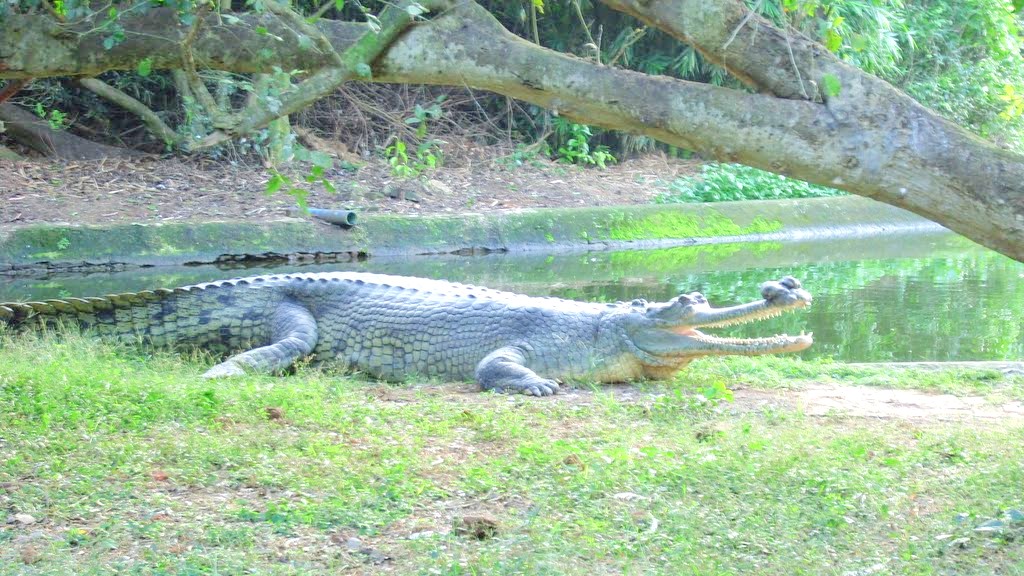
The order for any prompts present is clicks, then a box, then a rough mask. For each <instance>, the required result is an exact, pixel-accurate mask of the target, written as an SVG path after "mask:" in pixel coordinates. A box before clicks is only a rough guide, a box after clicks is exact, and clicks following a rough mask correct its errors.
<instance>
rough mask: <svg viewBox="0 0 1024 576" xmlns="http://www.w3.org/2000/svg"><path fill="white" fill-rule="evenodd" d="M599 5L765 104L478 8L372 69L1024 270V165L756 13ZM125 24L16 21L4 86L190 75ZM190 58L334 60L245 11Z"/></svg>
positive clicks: (150, 21)
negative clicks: (899, 214)
mask: <svg viewBox="0 0 1024 576" xmlns="http://www.w3.org/2000/svg"><path fill="white" fill-rule="evenodd" d="M603 1H604V2H605V3H606V4H607V5H609V6H611V7H613V8H616V9H619V10H623V11H625V12H629V13H632V14H635V15H637V16H638V17H640V18H642V19H644V20H645V21H647V22H649V23H650V24H652V25H654V26H658V27H660V28H662V29H663V30H666V31H667V32H669V33H670V34H673V35H675V36H676V37H677V38H680V39H681V40H683V41H686V42H689V43H692V44H693V45H694V46H695V47H697V48H698V49H699V50H701V51H702V52H704V53H705V54H706V55H708V57H709V58H711V59H712V60H714V61H716V62H719V63H720V64H722V65H723V66H725V67H726V68H727V69H729V70H730V71H732V72H733V73H735V74H736V75H737V76H739V77H740V78H742V79H743V80H744V81H745V82H748V83H749V84H750V85H751V86H753V87H755V88H756V89H758V90H759V91H761V93H759V94H749V93H746V92H742V91H738V90H731V89H726V88H721V87H716V86H710V85H706V84H698V83H693V82H685V81H681V80H674V79H670V78H666V77H659V76H649V75H645V74H640V73H636V72H631V71H627V70H620V69H615V68H609V67H605V66H600V65H597V64H594V63H591V62H588V61H585V60H581V59H577V58H574V57H572V56H568V55H565V54H561V53H557V52H553V51H550V50H547V49H544V48H541V47H538V46H536V45H535V44H531V43H529V42H527V41H525V40H522V39H520V38H518V37H516V36H514V35H512V34H511V33H509V32H508V31H506V30H505V29H504V28H502V27H501V25H500V24H499V23H498V22H497V21H496V20H495V19H494V18H493V17H492V16H491V15H490V14H489V13H487V12H486V11H485V10H484V9H482V8H480V7H479V6H477V5H475V4H472V3H464V4H460V5H459V6H457V7H456V8H453V9H451V10H448V11H447V12H445V13H444V14H442V15H440V16H439V17H437V18H434V19H433V20H431V21H429V22H427V23H423V24H418V25H416V26H414V27H412V28H411V29H410V30H409V31H408V32H406V33H405V34H404V35H402V36H401V37H399V38H398V39H397V40H396V41H395V43H394V44H392V45H391V46H390V48H389V49H388V50H387V51H386V52H385V53H384V54H383V56H382V57H381V58H379V59H378V60H377V61H376V63H375V66H374V70H373V80H375V81H382V82H404V83H425V84H447V85H467V86H470V87H474V88H482V89H487V90H493V91H495V92H498V93H501V94H505V95H507V96H512V97H515V98H519V99H522V100H525V101H528V102H531V103H534V104H537V105H540V106H543V107H547V108H549V109H552V110H554V111H557V112H558V113H560V114H562V115H564V116H567V117H569V118H572V119H574V120H577V121H580V122H586V123H589V124H594V125H599V126H603V127H607V128H613V129H618V130H623V131H627V132H637V133H643V134H647V135H649V136H651V137H654V138H656V139H658V140H661V141H663V142H666V143H669V144H673V145H676V146H680V147H683V148H687V149H690V150H694V151H697V152H700V153H701V154H703V155H705V156H710V157H714V158H717V159H719V160H722V161H729V162H740V163H743V164H747V165H750V166H755V167H758V168H762V169H765V170H770V171H772V172H776V173H781V174H785V175H787V176H792V177H796V178H799V179H801V180H806V181H809V182H814V183H818V184H824V185H827V186H833V187H836V188H840V189H843V190H847V191H849V192H853V193H855V194H860V195H863V196H867V197H870V198H875V199H877V200H881V201H883V202H886V203H889V204H893V205H895V206H900V207H902V208H906V209H908V210H911V211H913V212H916V213H918V214H921V215H923V216H925V217H927V218H930V219H932V220H934V221H936V222H939V223H940V224H943V225H945V226H947V227H949V228H951V229H953V230H955V231H957V232H959V233H961V234H963V235H965V236H967V237H968V238H971V239H973V240H975V241H977V242H979V243H981V244H984V245H986V246H988V247H990V248H993V249H995V250H998V251H1000V252H1002V253H1004V254H1006V255H1008V256H1010V257H1012V258H1014V259H1016V260H1019V261H1024V157H1021V156H1019V155H1016V154H1012V153H1010V152H1007V151H1005V150H1001V149H999V148H997V147H995V146H994V145H992V144H990V143H988V142H985V141H984V140H982V139H980V138H977V137H975V136H973V135H971V134H968V133H967V132H966V131H964V130H962V129H961V128H959V127H957V126H955V125H953V124H951V123H949V122H946V121H945V120H943V119H941V118H939V117H938V116H937V115H935V114H933V113H932V112H930V111H928V110H927V109H925V108H924V107H922V106H920V105H918V104H917V103H916V102H914V101H913V100H912V99H910V98H909V97H907V96H906V95H904V94H902V93H900V92H899V91H898V90H896V89H895V88H893V87H892V86H890V85H888V84H886V83H884V82H883V81H881V80H879V79H877V78H874V77H872V76H870V75H867V74H864V73H863V72H861V71H859V70H857V69H855V68H852V67H850V66H847V65H846V64H843V63H842V62H839V61H838V60H836V59H835V58H834V57H832V56H831V55H830V54H828V53H827V51H825V49H824V48H823V47H821V46H820V45H818V44H815V43H813V42H811V41H810V40H807V39H806V38H802V37H800V36H797V35H791V34H787V33H783V32H781V31H779V30H777V29H775V28H774V27H772V26H771V25H770V24H768V23H767V22H765V21H763V20H760V19H758V18H757V17H750V18H748V17H747V15H748V12H747V11H746V8H745V7H744V6H743V5H742V4H741V3H740V2H736V1H734V0H716V1H715V2H704V1H700V0H644V2H639V1H637V2H633V1H631V0H603ZM741 24H742V26H741ZM121 25H122V26H123V27H124V28H125V30H126V39H125V41H124V42H122V43H121V44H119V45H118V46H115V47H114V48H113V49H111V50H104V49H103V47H102V39H103V35H102V34H101V33H96V32H89V30H91V29H93V28H94V27H95V23H92V22H82V23H78V24H75V25H71V28H73V30H70V31H68V30H64V29H62V28H59V27H57V26H56V25H55V24H54V23H53V22H52V20H48V19H46V18H45V17H44V16H25V15H13V16H9V17H8V18H7V19H6V20H5V21H4V23H3V24H0V78H30V77H45V76H63V75H95V74H98V73H99V72H102V71H105V70H110V69H131V68H134V67H135V66H136V65H137V63H138V62H139V61H141V60H142V59H144V58H147V57H148V58H151V59H152V65H153V67H154V68H179V67H181V66H182V62H181V58H180V50H179V48H178V44H177V43H179V42H180V41H181V40H182V39H183V38H184V37H185V35H186V34H187V30H188V29H187V28H185V27H184V26H182V25H181V24H180V23H179V21H178V18H177V16H176V14H175V13H174V12H173V11H171V10H168V9H154V10H151V11H150V12H149V13H148V14H146V15H144V16H134V17H131V16H126V17H124V18H122V20H121ZM257 26H262V27H265V28H266V29H267V30H268V31H269V32H270V34H259V33H257V32H256V27H257ZM320 26H321V29H322V30H324V33H325V34H326V35H327V37H328V38H329V39H330V41H331V44H332V45H333V46H334V47H335V49H336V51H338V52H341V51H343V50H345V49H346V48H347V47H348V46H350V45H351V44H352V43H353V42H354V41H355V40H356V39H357V38H358V37H359V36H360V35H361V33H362V32H363V31H364V30H365V27H364V26H362V25H360V24H353V23H343V22H331V21H325V22H321V23H320ZM275 37H279V38H281V39H283V41H278V40H275ZM193 52H194V53H195V57H196V60H197V61H199V62H202V63H203V64H204V65H205V66H207V67H209V68H214V69H222V70H231V71H235V72H269V71H271V70H272V68H273V66H275V65H276V66H279V67H280V68H282V69H301V70H307V71H315V70H318V69H322V68H324V67H329V66H330V65H331V62H329V59H328V58H327V57H326V56H325V55H324V54H322V53H318V52H317V51H315V50H309V49H303V48H302V45H301V44H300V43H299V42H298V41H297V38H296V37H295V33H294V32H293V31H291V30H289V29H288V28H287V27H286V26H283V25H282V24H281V23H280V22H278V21H277V20H275V19H273V18H270V17H268V16H265V15H264V16H259V15H248V16H245V17H243V18H242V24H241V25H228V24H217V22H215V21H213V20H210V21H209V22H207V23H204V26H203V28H202V32H201V33H200V35H199V37H198V38H196V41H195V43H194V45H193ZM790 53H792V56H791V55H790ZM797 70H799V71H800V74H799V75H798V74H797V73H796V71H797ZM826 74H827V75H831V76H834V77H835V78H836V79H838V81H839V84H840V87H841V89H840V93H839V94H838V95H833V96H831V97H827V96H826V95H825V94H822V92H821V91H820V90H817V88H816V86H817V85H821V83H822V81H823V78H824V76H825V75H826Z"/></svg>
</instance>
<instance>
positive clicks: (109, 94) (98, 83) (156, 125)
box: [79, 78, 184, 146]
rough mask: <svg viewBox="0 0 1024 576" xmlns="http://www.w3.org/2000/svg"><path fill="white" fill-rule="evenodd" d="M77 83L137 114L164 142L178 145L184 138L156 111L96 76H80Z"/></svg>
mask: <svg viewBox="0 0 1024 576" xmlns="http://www.w3.org/2000/svg"><path fill="white" fill-rule="evenodd" d="M79 84H81V85H82V86H83V87H85V88H86V89H88V90H89V91H91V92H93V93H95V94H96V95H98V96H100V97H101V98H103V99H105V100H108V101H110V102H112V103H114V104H116V105H118V106H120V107H121V108H124V109H125V110H127V111H129V112H131V113H132V114H135V115H136V116H138V117H139V119H140V120H142V123H143V124H145V125H146V128H148V129H149V132H150V134H152V135H153V136H155V137H156V138H157V139H158V140H160V141H161V142H163V143H164V144H167V145H172V144H173V145H175V146H180V145H181V144H182V143H183V141H184V138H183V137H182V136H181V135H180V134H178V133H177V132H175V131H174V129H173V128H171V127H170V126H168V125H167V124H166V123H164V121H163V120H161V119H160V117H159V116H157V114H156V112H153V111H152V110H150V108H149V107H148V106H146V105H145V104H143V103H142V102H139V101H138V100H136V99H135V98H132V97H131V96H129V95H128V94H125V93H124V92H122V91H120V90H118V89H117V88H114V87H113V86H111V85H110V84H107V83H106V82H104V81H102V80H100V79H98V78H82V79H81V80H79Z"/></svg>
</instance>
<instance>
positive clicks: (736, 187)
mask: <svg viewBox="0 0 1024 576" xmlns="http://www.w3.org/2000/svg"><path fill="white" fill-rule="evenodd" d="M843 194H844V192H840V191H839V190H835V189H833V188H825V187H824V186H817V185H814V184H808V183H807V182H804V181H802V180H794V179H792V178H786V177H785V176H782V175H779V174H773V173H771V172H765V171H764V170H758V169H757V168H751V167H749V166H743V165H740V164H705V165H704V166H703V167H702V168H701V175H700V176H699V177H698V176H687V177H685V178H677V179H676V180H673V181H672V182H671V183H670V184H669V185H668V191H667V192H665V193H663V194H662V195H660V196H658V198H657V202H661V203H672V202H725V201H732V200H777V199H782V198H814V197H819V196H840V195H843Z"/></svg>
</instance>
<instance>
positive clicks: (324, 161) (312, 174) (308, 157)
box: [266, 146, 335, 210]
mask: <svg viewBox="0 0 1024 576" xmlns="http://www.w3.org/2000/svg"><path fill="white" fill-rule="evenodd" d="M294 155H295V159H296V160H300V161H304V162H309V163H311V164H312V166H311V167H310V169H309V173H308V174H306V175H305V176H304V177H303V179H304V180H305V181H306V182H308V183H310V184H312V183H314V182H317V181H319V182H320V183H321V184H322V185H323V187H324V188H326V189H327V191H328V192H334V191H335V188H334V184H333V183H332V182H331V181H330V180H328V179H327V177H326V176H324V174H325V172H326V171H327V170H329V169H331V168H332V167H333V166H334V160H333V159H331V157H330V156H328V155H327V154H325V153H323V152H319V151H316V150H308V149H306V148H304V147H302V146H298V147H296V148H295V152H294ZM282 189H283V190H284V191H285V193H286V194H288V195H289V196H291V197H292V198H294V199H295V204H296V205H297V206H298V207H299V208H301V209H302V210H306V209H307V208H308V207H309V204H308V202H307V198H309V190H308V189H307V188H305V187H303V186H300V185H297V184H295V182H294V181H293V180H292V178H291V177H290V176H288V175H286V174H282V173H281V172H279V171H278V170H277V169H276V168H271V177H270V180H269V181H267V189H266V193H267V195H270V194H274V193H275V192H278V191H280V190H282Z"/></svg>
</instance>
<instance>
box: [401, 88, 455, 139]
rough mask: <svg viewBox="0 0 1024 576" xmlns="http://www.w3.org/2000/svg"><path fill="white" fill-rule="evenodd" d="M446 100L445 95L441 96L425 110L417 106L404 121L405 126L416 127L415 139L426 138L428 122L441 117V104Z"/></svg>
mask: <svg viewBox="0 0 1024 576" xmlns="http://www.w3.org/2000/svg"><path fill="white" fill-rule="evenodd" d="M446 98H447V96H446V95H444V94H441V95H440V96H438V97H437V98H435V99H434V103H433V104H431V105H430V106H429V107H427V108H424V107H423V106H421V105H419V104H417V105H416V107H415V108H414V109H413V115H412V116H410V117H408V118H406V119H405V123H406V124H409V125H410V126H415V127H416V138H418V139H420V140H422V139H423V138H426V136H427V124H428V123H429V121H430V120H437V119H438V118H440V117H441V114H442V112H441V103H443V102H444V101H445V99H446Z"/></svg>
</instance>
